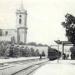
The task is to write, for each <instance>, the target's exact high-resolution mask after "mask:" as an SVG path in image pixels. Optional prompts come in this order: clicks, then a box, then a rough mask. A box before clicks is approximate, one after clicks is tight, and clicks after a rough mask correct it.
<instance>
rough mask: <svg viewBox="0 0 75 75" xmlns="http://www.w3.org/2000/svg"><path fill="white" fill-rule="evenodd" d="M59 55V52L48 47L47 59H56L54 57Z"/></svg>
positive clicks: (57, 57) (56, 57)
mask: <svg viewBox="0 0 75 75" xmlns="http://www.w3.org/2000/svg"><path fill="white" fill-rule="evenodd" d="M60 57H61V52H60V51H58V50H56V49H54V48H51V47H48V58H49V60H56V59H59V58H60Z"/></svg>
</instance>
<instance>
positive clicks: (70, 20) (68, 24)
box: [62, 14, 75, 59]
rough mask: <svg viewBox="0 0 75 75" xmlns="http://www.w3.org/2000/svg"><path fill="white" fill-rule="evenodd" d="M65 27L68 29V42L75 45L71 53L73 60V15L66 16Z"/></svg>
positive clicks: (74, 22) (74, 54)
mask: <svg viewBox="0 0 75 75" xmlns="http://www.w3.org/2000/svg"><path fill="white" fill-rule="evenodd" d="M62 25H63V27H64V28H65V29H66V36H67V38H68V41H70V42H71V43H72V44H73V48H71V49H70V51H71V58H72V59H75V17H74V16H73V15H71V14H66V15H65V22H62Z"/></svg>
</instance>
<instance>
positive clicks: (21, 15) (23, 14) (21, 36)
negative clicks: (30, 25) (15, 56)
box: [0, 4, 27, 44]
mask: <svg viewBox="0 0 75 75" xmlns="http://www.w3.org/2000/svg"><path fill="white" fill-rule="evenodd" d="M16 25H17V26H16V29H0V41H12V42H13V40H14V42H15V43H18V44H19V43H24V44H25V43H26V37H27V11H26V10H25V9H24V7H23V4H21V6H20V8H19V9H17V10H16Z"/></svg>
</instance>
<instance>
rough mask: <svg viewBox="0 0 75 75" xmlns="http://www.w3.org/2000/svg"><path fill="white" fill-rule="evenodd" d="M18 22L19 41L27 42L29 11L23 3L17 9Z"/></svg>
mask: <svg viewBox="0 0 75 75" xmlns="http://www.w3.org/2000/svg"><path fill="white" fill-rule="evenodd" d="M16 17H17V19H16V23H17V43H18V44H20V43H24V44H25V43H26V37H27V11H26V10H25V9H24V7H23V3H21V7H20V8H19V9H18V10H17V11H16Z"/></svg>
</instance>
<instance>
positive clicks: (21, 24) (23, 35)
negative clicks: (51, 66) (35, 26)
mask: <svg viewBox="0 0 75 75" xmlns="http://www.w3.org/2000/svg"><path fill="white" fill-rule="evenodd" d="M27 29H28V28H27V10H25V9H24V7H23V3H22V4H21V6H20V8H19V9H17V10H16V29H0V41H7V42H12V43H13V44H14V46H19V48H20V47H24V48H26V47H27V48H29V49H31V48H33V49H34V50H35V51H36V50H39V52H40V53H42V52H43V51H44V52H45V55H46V56H47V55H48V46H39V45H37V46H35V45H27V42H26V40H27Z"/></svg>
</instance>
